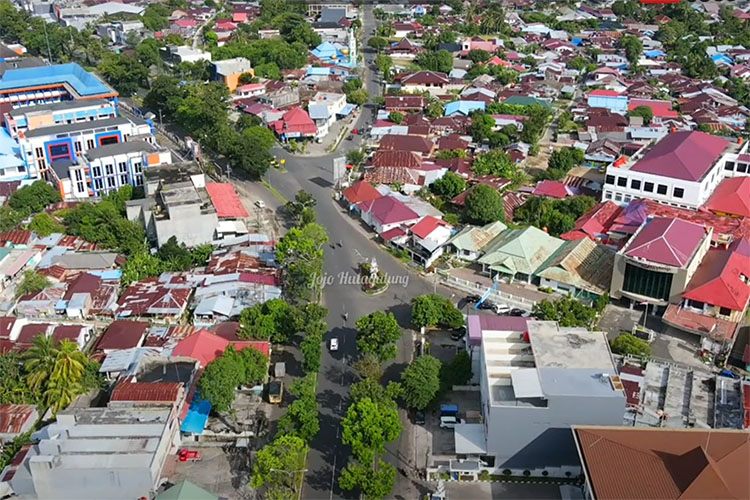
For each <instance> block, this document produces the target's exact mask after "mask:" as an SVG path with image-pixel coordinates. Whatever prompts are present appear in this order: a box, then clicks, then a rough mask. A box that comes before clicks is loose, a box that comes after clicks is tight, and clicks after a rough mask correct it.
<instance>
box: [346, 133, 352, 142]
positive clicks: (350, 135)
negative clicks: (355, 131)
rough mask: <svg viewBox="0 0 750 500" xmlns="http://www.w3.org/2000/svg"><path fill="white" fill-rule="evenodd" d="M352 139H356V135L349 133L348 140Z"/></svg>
mask: <svg viewBox="0 0 750 500" xmlns="http://www.w3.org/2000/svg"><path fill="white" fill-rule="evenodd" d="M352 139H354V135H352V134H349V135H347V136H346V140H347V141H351V140H352Z"/></svg>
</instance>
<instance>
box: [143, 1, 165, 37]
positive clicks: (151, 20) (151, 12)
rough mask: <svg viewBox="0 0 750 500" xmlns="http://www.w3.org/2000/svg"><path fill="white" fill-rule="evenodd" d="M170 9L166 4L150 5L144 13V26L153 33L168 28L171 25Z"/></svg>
mask: <svg viewBox="0 0 750 500" xmlns="http://www.w3.org/2000/svg"><path fill="white" fill-rule="evenodd" d="M170 14H171V12H170V10H169V7H167V6H166V5H165V4H160V3H155V4H149V5H148V6H147V7H146V10H145V11H144V12H143V16H142V19H143V25H144V26H145V27H146V28H148V29H149V30H151V31H159V30H162V29H164V28H166V27H167V24H168V23H169V15H170Z"/></svg>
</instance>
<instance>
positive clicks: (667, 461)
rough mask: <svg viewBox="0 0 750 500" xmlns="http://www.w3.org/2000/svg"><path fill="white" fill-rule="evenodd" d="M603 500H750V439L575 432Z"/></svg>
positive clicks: (716, 434)
mask: <svg viewBox="0 0 750 500" xmlns="http://www.w3.org/2000/svg"><path fill="white" fill-rule="evenodd" d="M573 432H574V434H575V436H576V440H577V442H578V447H579V450H580V453H581V457H582V458H583V465H584V469H585V471H586V477H587V480H588V482H589V484H590V486H591V490H592V493H593V495H592V496H593V497H594V498H596V499H597V500H610V499H611V500H626V499H634V500H635V499H647V498H649V499H659V500H672V499H674V500H678V499H704V500H707V499H746V498H750V481H748V479H747V478H748V474H747V471H748V469H750V434H748V433H746V432H742V431H729V430H686V429H681V430H667V429H633V428H627V427H621V428H616V427H608V428H605V427H574V428H573Z"/></svg>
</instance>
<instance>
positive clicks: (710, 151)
mask: <svg viewBox="0 0 750 500" xmlns="http://www.w3.org/2000/svg"><path fill="white" fill-rule="evenodd" d="M730 147H731V146H730V144H729V143H728V142H727V141H726V140H725V139H722V138H720V137H717V136H714V135H710V134H706V133H703V132H675V133H672V134H668V135H667V136H665V137H664V138H663V139H662V140H660V141H659V142H657V143H656V144H655V145H653V146H645V147H644V148H643V149H641V151H639V152H638V153H636V154H635V155H633V157H632V158H631V159H630V160H629V161H621V160H618V161H615V162H614V163H613V164H612V165H610V166H609V167H607V174H606V177H605V180H604V190H603V196H602V199H603V200H604V201H606V200H612V201H614V202H615V203H618V204H620V205H626V204H627V203H628V202H630V200H633V199H636V198H647V199H650V200H654V201H657V202H659V203H663V204H666V205H671V206H674V207H681V208H691V209H697V208H699V207H701V206H702V205H703V203H705V201H706V200H707V199H708V198H709V197H710V196H711V193H713V191H714V189H715V188H716V186H717V185H718V184H719V183H720V182H721V180H722V178H723V177H724V176H726V172H728V170H727V168H728V167H729V166H730V165H728V164H727V162H728V163H729V164H731V165H732V166H734V164H732V162H731V161H728V160H726V161H725V160H724V154H725V152H726V153H730V152H731V151H728V149H729V148H730ZM736 156H737V155H736V154H735V155H731V154H729V155H727V157H728V158H734V157H736ZM743 156H746V155H743ZM748 158H750V156H748ZM745 166H746V165H745Z"/></svg>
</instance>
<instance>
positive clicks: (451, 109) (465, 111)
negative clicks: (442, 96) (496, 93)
mask: <svg viewBox="0 0 750 500" xmlns="http://www.w3.org/2000/svg"><path fill="white" fill-rule="evenodd" d="M485 106H486V104H485V103H484V102H483V101H452V102H449V103H448V104H446V105H445V116H452V115H463V116H469V114H471V113H472V112H474V111H484V109H485Z"/></svg>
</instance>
